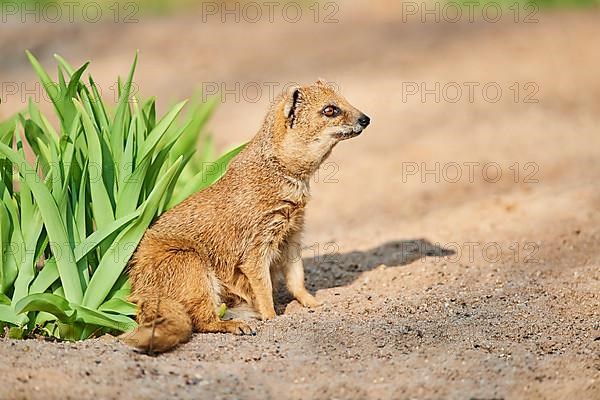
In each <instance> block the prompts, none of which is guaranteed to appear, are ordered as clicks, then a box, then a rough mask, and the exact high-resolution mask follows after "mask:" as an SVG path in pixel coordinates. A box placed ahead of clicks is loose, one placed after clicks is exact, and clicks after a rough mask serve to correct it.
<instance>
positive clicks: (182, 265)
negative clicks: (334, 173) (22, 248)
mask: <svg viewBox="0 0 600 400" xmlns="http://www.w3.org/2000/svg"><path fill="white" fill-rule="evenodd" d="M369 123H370V119H369V117H367V116H366V115H365V114H363V113H362V112H361V111H359V110H357V109H356V108H354V107H353V106H352V105H350V103H348V101H347V100H346V99H344V98H343V97H342V96H341V95H340V94H339V93H338V92H337V91H336V90H335V89H334V88H333V87H331V86H330V85H329V84H327V83H326V82H324V81H322V80H319V81H317V82H316V83H315V84H313V85H309V86H303V87H293V88H290V89H289V90H287V91H286V92H285V93H283V94H282V95H280V96H279V97H278V98H276V99H275V101H274V102H273V103H272V105H271V107H270V109H269V111H268V113H267V116H266V118H265V119H264V122H263V124H262V127H261V129H260V130H259V132H258V133H257V134H256V136H254V138H253V139H252V140H251V141H250V142H249V143H248V145H247V146H246V147H245V148H244V150H243V151H241V152H240V154H238V155H237V157H236V158H234V159H233V160H232V162H231V163H230V165H229V168H228V170H227V172H226V173H225V174H224V176H223V177H222V178H221V179H220V180H219V181H217V182H216V183H215V184H214V185H212V186H211V187H209V188H207V189H205V190H202V191H200V192H198V193H196V194H194V195H192V196H190V197H189V198H187V199H186V200H185V201H183V202H182V203H180V204H179V205H177V206H176V207H174V208H172V209H171V210H169V211H167V212H166V213H164V214H163V215H162V216H160V217H159V218H158V219H157V220H156V222H154V223H153V225H152V226H151V227H150V228H149V229H148V230H147V231H146V233H145V235H144V237H143V239H142V240H141V242H140V244H139V246H138V248H137V249H136V251H135V253H134V255H133V257H132V259H131V261H130V265H129V277H130V280H131V297H130V299H131V301H133V302H134V303H136V304H137V305H138V312H137V321H138V324H139V326H138V327H137V328H136V329H135V330H133V331H131V332H128V333H126V334H124V335H123V336H122V338H123V340H124V341H125V342H126V343H129V344H130V345H132V346H135V347H137V348H139V349H140V350H142V351H147V352H163V351H167V350H169V349H171V348H173V347H175V346H177V345H178V344H179V343H183V342H186V341H187V340H189V338H190V337H191V334H192V332H193V331H196V332H230V333H234V334H240V335H243V334H254V332H253V330H252V328H251V327H250V326H249V325H248V324H247V323H246V322H245V321H244V320H243V319H241V318H239V317H240V316H243V317H244V318H248V317H255V318H258V319H262V320H267V319H270V318H273V317H275V309H274V305H273V282H274V281H275V278H276V277H277V276H278V275H279V274H282V275H283V277H284V280H285V283H286V286H287V288H288V290H289V291H290V293H291V294H292V295H293V296H294V298H296V299H297V300H298V301H299V302H300V303H301V304H302V305H303V306H305V307H317V306H319V305H321V303H320V302H319V301H317V300H316V299H315V297H313V295H311V294H310V293H309V292H308V291H307V290H306V288H305V286H304V266H303V264H302V258H301V257H300V249H301V244H300V240H301V233H302V229H303V225H304V208H305V206H306V203H307V201H308V199H309V180H310V178H311V176H312V175H313V174H314V173H315V171H316V170H317V169H318V168H319V166H320V165H321V163H322V162H323V161H324V160H325V159H326V158H327V157H328V156H329V154H330V153H331V151H332V149H333V147H334V146H335V145H336V144H337V143H339V142H340V141H342V140H344V139H348V138H352V137H355V136H357V135H359V134H360V133H361V132H362V131H363V129H364V128H366V127H367V126H368V125H369ZM222 303H225V304H226V305H227V309H228V310H229V314H230V316H233V317H236V316H237V317H238V318H235V319H226V318H225V319H221V318H220V317H219V313H218V310H219V306H220V305H221V304H222Z"/></svg>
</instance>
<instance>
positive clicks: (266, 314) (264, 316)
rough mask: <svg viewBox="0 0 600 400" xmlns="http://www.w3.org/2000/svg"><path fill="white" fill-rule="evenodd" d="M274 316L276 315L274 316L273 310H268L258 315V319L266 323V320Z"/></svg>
mask: <svg viewBox="0 0 600 400" xmlns="http://www.w3.org/2000/svg"><path fill="white" fill-rule="evenodd" d="M276 316H277V314H275V309H272V310H268V311H265V312H261V313H260V319H261V320H263V321H267V320H270V319H273V318H275V317H276Z"/></svg>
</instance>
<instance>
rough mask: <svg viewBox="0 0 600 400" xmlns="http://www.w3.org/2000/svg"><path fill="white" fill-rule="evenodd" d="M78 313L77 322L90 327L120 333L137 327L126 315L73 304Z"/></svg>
mask: <svg viewBox="0 0 600 400" xmlns="http://www.w3.org/2000/svg"><path fill="white" fill-rule="evenodd" d="M71 306H72V307H73V308H74V309H75V310H76V311H77V320H78V321H81V322H84V323H86V324H89V325H97V326H102V327H107V328H110V329H114V330H117V331H120V332H126V331H130V330H132V329H135V328H136V327H137V324H136V323H135V321H134V320H133V319H131V318H129V317H126V316H125V315H114V314H109V313H105V312H102V311H98V310H93V309H91V308H88V307H85V306H81V305H77V304H71Z"/></svg>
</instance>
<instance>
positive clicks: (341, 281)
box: [275, 239, 455, 304]
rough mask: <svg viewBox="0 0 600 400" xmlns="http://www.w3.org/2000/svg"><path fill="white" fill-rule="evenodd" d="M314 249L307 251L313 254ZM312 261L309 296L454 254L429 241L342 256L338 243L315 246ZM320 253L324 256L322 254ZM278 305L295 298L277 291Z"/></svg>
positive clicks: (307, 261)
mask: <svg viewBox="0 0 600 400" xmlns="http://www.w3.org/2000/svg"><path fill="white" fill-rule="evenodd" d="M311 249H313V248H312V247H308V248H305V249H304V250H305V252H306V251H310V250H311ZM314 249H318V250H315V251H314V256H313V257H306V258H304V259H303V261H304V271H305V275H306V287H307V289H308V290H309V291H310V292H313V293H314V292H316V291H317V290H320V289H328V288H333V287H338V286H346V285H349V284H350V283H352V282H353V281H354V280H356V278H358V276H359V275H360V274H362V273H363V272H365V271H370V270H372V269H373V268H375V267H377V266H379V265H381V264H385V265H386V266H389V267H400V266H403V265H407V264H410V263H412V262H414V261H416V260H419V259H421V258H424V257H443V256H449V255H452V254H455V252H454V251H453V250H449V249H444V248H442V247H440V246H438V245H436V244H433V243H431V242H430V241H428V240H426V239H411V240H396V241H391V242H387V243H384V244H382V245H380V246H377V247H375V248H372V249H369V250H366V251H351V252H348V253H340V252H338V251H337V245H336V244H335V243H329V244H325V245H323V246H317V245H315V246H314ZM319 251H320V252H321V253H322V254H319ZM275 301H276V303H278V304H284V303H288V302H290V301H292V297H291V296H290V295H289V294H287V292H286V291H284V290H278V291H277V293H276V296H275Z"/></svg>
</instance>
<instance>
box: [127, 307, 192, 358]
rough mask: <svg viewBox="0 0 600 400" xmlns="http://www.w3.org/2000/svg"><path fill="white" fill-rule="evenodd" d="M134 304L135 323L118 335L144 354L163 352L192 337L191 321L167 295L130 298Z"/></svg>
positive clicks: (182, 308)
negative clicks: (132, 328)
mask: <svg viewBox="0 0 600 400" xmlns="http://www.w3.org/2000/svg"><path fill="white" fill-rule="evenodd" d="M132 300H134V301H135V302H136V303H137V304H138V308H139V310H138V314H137V319H138V323H139V326H138V327H137V328H136V329H134V330H133V331H131V332H127V333H125V334H123V335H121V336H120V339H121V340H123V341H124V342H125V343H127V344H128V345H130V346H133V347H135V348H137V349H138V350H140V351H142V352H144V353H149V354H152V353H163V352H165V351H169V350H171V349H172V348H174V347H175V346H177V345H178V344H180V343H185V342H187V341H188V340H190V337H191V336H192V321H191V319H190V316H189V315H188V313H187V312H186V310H185V307H184V306H183V304H181V303H178V302H176V301H174V300H171V299H168V298H162V299H160V298H157V299H139V300H137V299H132Z"/></svg>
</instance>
